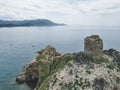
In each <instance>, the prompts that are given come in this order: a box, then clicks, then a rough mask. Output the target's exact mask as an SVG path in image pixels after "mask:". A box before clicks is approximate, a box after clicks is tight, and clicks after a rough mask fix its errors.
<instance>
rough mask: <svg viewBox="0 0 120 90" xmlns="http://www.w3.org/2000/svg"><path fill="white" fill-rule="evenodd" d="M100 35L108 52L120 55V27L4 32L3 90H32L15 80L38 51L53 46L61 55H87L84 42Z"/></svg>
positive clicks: (0, 43)
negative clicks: (84, 53)
mask: <svg viewBox="0 0 120 90" xmlns="http://www.w3.org/2000/svg"><path fill="white" fill-rule="evenodd" d="M90 35H99V36H100V38H101V39H102V40H103V43H104V49H106V50H107V49H110V48H113V49H116V50H118V51H120V26H82V25H67V26H50V27H7V28H0V90H30V88H29V87H28V86H27V85H26V84H22V85H18V84H16V82H15V78H16V76H17V75H19V73H20V72H21V71H22V70H23V68H24V66H25V65H26V64H27V63H29V62H30V61H31V60H32V59H34V58H35V57H36V56H37V51H39V50H41V49H43V48H45V47H46V46H47V45H51V46H53V47H55V48H56V50H57V51H58V52H60V53H61V54H65V53H72V52H79V51H83V49H84V39H85V38H86V37H87V36H90Z"/></svg>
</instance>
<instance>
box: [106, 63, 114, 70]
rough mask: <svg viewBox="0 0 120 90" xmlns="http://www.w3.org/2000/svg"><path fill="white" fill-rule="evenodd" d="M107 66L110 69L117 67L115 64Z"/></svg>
mask: <svg viewBox="0 0 120 90" xmlns="http://www.w3.org/2000/svg"><path fill="white" fill-rule="evenodd" d="M106 67H107V68H109V69H111V70H113V69H114V68H115V66H114V65H112V64H110V65H107V66H106Z"/></svg>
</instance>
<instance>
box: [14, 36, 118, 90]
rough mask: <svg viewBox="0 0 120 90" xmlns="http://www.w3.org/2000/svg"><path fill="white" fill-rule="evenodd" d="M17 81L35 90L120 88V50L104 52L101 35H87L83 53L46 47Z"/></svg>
mask: <svg viewBox="0 0 120 90" xmlns="http://www.w3.org/2000/svg"><path fill="white" fill-rule="evenodd" d="M16 82H17V83H18V84H22V83H27V85H28V86H29V87H31V88H32V89H35V90H120V52H118V51H116V50H114V49H109V50H104V51H103V43H102V40H101V39H100V37H99V36H98V35H92V36H90V37H87V38H86V39H85V47H84V51H81V52H76V53H69V54H64V55H61V54H60V53H58V52H57V51H56V49H55V48H54V47H52V46H47V47H46V48H45V49H43V50H41V51H38V56H37V57H36V58H35V59H34V60H33V61H31V62H30V63H29V64H27V65H26V66H25V68H24V70H23V72H22V73H21V74H20V75H18V76H17V78H16Z"/></svg>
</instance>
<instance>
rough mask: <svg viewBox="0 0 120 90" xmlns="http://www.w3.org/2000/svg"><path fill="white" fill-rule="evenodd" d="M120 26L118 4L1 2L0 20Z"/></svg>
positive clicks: (116, 0) (119, 0)
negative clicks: (42, 20)
mask: <svg viewBox="0 0 120 90" xmlns="http://www.w3.org/2000/svg"><path fill="white" fill-rule="evenodd" d="M41 18H45V19H50V20H52V21H55V22H63V23H66V24H80V25H120V0H0V19H3V20H13V19H14V20H24V19H41Z"/></svg>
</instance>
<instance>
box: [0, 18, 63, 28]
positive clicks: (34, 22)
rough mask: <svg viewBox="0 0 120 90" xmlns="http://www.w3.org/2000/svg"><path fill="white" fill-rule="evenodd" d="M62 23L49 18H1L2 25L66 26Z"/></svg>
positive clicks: (0, 24)
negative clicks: (8, 19)
mask: <svg viewBox="0 0 120 90" xmlns="http://www.w3.org/2000/svg"><path fill="white" fill-rule="evenodd" d="M64 25H65V24H62V23H54V22H52V21H50V20H48V19H35V20H23V21H16V20H12V21H6V20H0V27H30V26H64Z"/></svg>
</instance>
